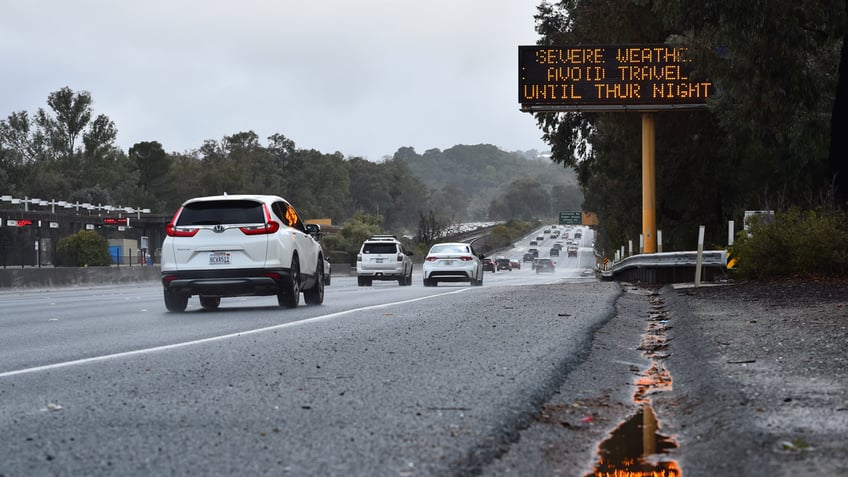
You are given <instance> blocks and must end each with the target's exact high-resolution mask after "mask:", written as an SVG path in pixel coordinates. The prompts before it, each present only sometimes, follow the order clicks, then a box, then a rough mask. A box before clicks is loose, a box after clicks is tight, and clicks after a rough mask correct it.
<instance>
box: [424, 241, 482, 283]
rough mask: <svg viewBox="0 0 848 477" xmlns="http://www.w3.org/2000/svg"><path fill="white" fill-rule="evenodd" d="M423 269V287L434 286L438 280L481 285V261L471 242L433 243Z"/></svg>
mask: <svg viewBox="0 0 848 477" xmlns="http://www.w3.org/2000/svg"><path fill="white" fill-rule="evenodd" d="M482 258H485V257H482ZM423 270H424V286H425V287H434V286H436V285H438V284H439V282H470V283H471V285H473V286H482V285H483V261H482V260H481V257H480V256H478V254H477V252H476V251H475V250H474V248H473V247H472V246H471V244H467V243H463V242H444V243H437V244H434V245H433V246H432V247H430V251H429V252H427V257H426V258H425V259H424V266H423Z"/></svg>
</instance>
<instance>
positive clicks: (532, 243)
mask: <svg viewBox="0 0 848 477" xmlns="http://www.w3.org/2000/svg"><path fill="white" fill-rule="evenodd" d="M530 245H539V242H537V241H535V240H531V241H530Z"/></svg>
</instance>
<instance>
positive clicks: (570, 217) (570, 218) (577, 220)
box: [559, 212, 583, 225]
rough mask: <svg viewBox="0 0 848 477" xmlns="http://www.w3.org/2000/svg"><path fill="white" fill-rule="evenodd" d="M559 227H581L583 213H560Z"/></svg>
mask: <svg viewBox="0 0 848 477" xmlns="http://www.w3.org/2000/svg"><path fill="white" fill-rule="evenodd" d="M559 224H560V225H583V212H560V213H559Z"/></svg>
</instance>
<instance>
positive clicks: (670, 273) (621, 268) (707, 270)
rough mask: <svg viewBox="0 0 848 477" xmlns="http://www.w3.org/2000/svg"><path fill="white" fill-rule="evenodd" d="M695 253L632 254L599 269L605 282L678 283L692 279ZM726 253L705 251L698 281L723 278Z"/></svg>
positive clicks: (696, 258) (695, 261) (695, 265)
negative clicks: (605, 267) (603, 268)
mask: <svg viewBox="0 0 848 477" xmlns="http://www.w3.org/2000/svg"><path fill="white" fill-rule="evenodd" d="M697 260H698V252H664V253H647V254H639V255H631V256H629V257H626V258H624V259H622V260H619V261H617V262H615V263H613V264H612V265H610V266H609V267H607V269H605V270H601V271H600V274H601V278H603V279H604V280H622V281H641V282H647V283H681V282H691V281H694V280H695V273H696V272H695V270H696V267H697ZM726 270H727V251H726V250H704V252H703V254H702V257H701V274H702V277H701V279H703V280H707V281H709V280H715V279H716V278H722V277H724V276H726Z"/></svg>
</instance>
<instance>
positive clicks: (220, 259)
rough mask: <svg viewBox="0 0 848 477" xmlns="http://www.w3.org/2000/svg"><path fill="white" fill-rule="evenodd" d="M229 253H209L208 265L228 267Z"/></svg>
mask: <svg viewBox="0 0 848 477" xmlns="http://www.w3.org/2000/svg"><path fill="white" fill-rule="evenodd" d="M229 264H230V252H210V253H209V265H229Z"/></svg>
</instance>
